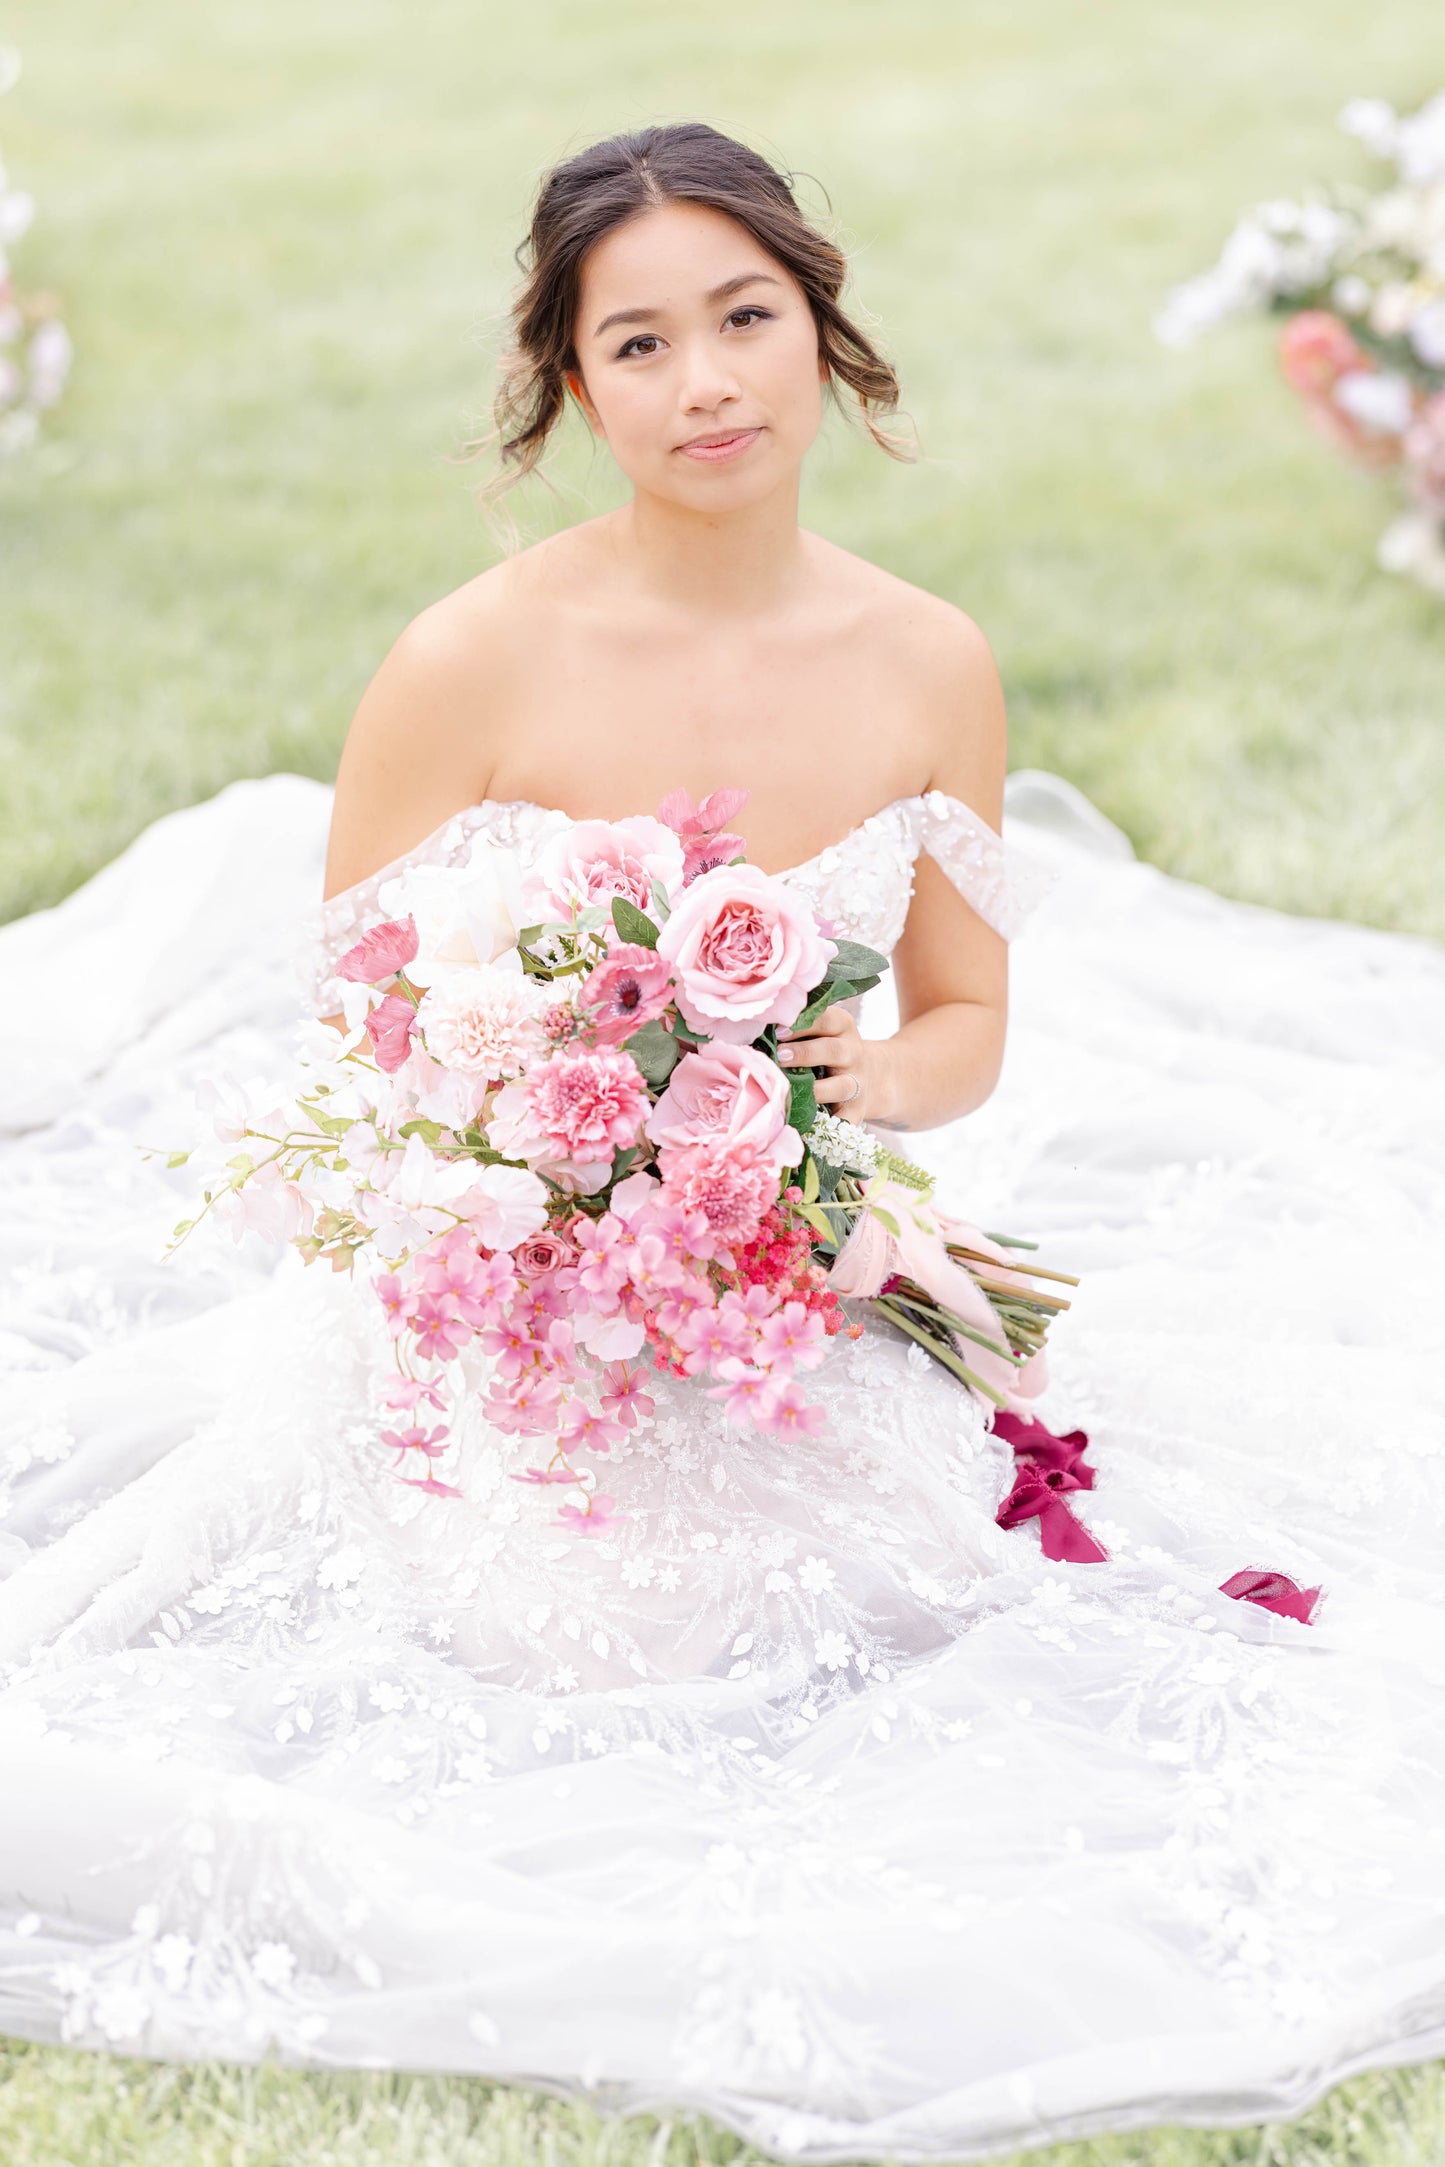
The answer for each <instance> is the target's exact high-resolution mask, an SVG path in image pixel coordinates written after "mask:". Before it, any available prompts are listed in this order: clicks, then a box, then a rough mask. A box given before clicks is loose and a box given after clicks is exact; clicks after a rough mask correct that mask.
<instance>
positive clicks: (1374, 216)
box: [1154, 91, 1445, 600]
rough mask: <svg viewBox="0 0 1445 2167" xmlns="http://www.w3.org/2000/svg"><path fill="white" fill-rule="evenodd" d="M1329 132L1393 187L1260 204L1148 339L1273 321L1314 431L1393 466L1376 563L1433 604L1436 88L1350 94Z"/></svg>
mask: <svg viewBox="0 0 1445 2167" xmlns="http://www.w3.org/2000/svg"><path fill="white" fill-rule="evenodd" d="M1340 126H1341V128H1343V129H1344V131H1345V132H1346V134H1348V135H1353V136H1356V137H1358V138H1359V140H1360V141H1361V142H1363V143H1364V144H1366V145H1367V146H1368V148H1369V149H1370V150H1371V151H1373V152H1374V153H1375V155H1376V156H1377V157H1379V158H1382V159H1386V160H1388V161H1389V162H1390V163H1391V164H1393V166H1394V167H1395V177H1394V179H1393V180H1392V181H1391V182H1389V183H1388V184H1387V185H1386V186H1384V187H1383V188H1378V189H1374V190H1370V189H1366V188H1360V187H1356V186H1349V185H1345V184H1340V185H1337V186H1335V187H1332V188H1330V189H1328V190H1325V191H1320V192H1318V193H1315V194H1312V195H1311V196H1310V197H1309V198H1308V199H1307V200H1306V201H1304V202H1300V203H1295V202H1291V201H1289V200H1287V199H1285V200H1279V201H1275V202H1270V203H1262V204H1259V205H1258V206H1257V207H1256V208H1255V209H1254V210H1253V211H1251V212H1249V213H1248V214H1247V215H1246V216H1245V217H1244V218H1242V219H1241V220H1240V221H1239V224H1238V225H1237V226H1236V227H1235V229H1234V231H1233V232H1232V233H1231V234H1230V236H1229V238H1228V240H1227V241H1226V242H1225V244H1224V249H1223V251H1222V253H1221V255H1220V257H1219V260H1218V262H1217V263H1216V264H1215V265H1214V266H1213V268H1212V269H1211V270H1208V271H1206V272H1204V273H1203V274H1202V275H1201V276H1200V277H1198V278H1193V279H1190V280H1189V281H1188V282H1187V283H1186V284H1184V285H1182V286H1177V287H1175V289H1174V290H1173V292H1172V293H1171V294H1170V296H1169V299H1168V302H1167V304H1166V306H1165V308H1164V309H1163V310H1162V312H1161V313H1160V315H1159V316H1158V317H1156V319H1155V322H1154V330H1155V332H1156V334H1157V336H1158V337H1159V338H1160V339H1162V340H1163V342H1164V343H1165V344H1166V345H1169V346H1176V347H1179V346H1185V345H1187V344H1189V343H1190V341H1191V340H1193V339H1194V338H1196V337H1197V336H1198V335H1199V333H1200V332H1202V331H1205V330H1208V329H1210V328H1211V327H1212V326H1213V325H1215V324H1217V323H1221V322H1223V321H1224V319H1225V318H1226V317H1229V316H1239V315H1244V314H1248V313H1251V312H1254V311H1264V310H1269V311H1273V312H1274V313H1276V314H1285V315H1287V316H1288V317H1289V319H1290V320H1289V322H1288V324H1287V325H1286V326H1285V329H1284V331H1283V333H1282V335H1281V338H1280V348H1279V352H1280V365H1281V367H1282V369H1283V371H1284V374H1285V377H1286V379H1287V380H1288V382H1289V383H1290V384H1292V385H1293V386H1294V388H1295V390H1296V391H1298V392H1299V393H1300V395H1301V397H1302V398H1303V399H1304V401H1305V404H1306V407H1307V408H1308V411H1309V414H1310V417H1311V419H1312V421H1313V422H1314V423H1315V425H1316V427H1317V428H1319V429H1320V430H1321V432H1322V433H1323V434H1324V435H1325V436H1327V437H1328V438H1329V439H1330V440H1331V441H1332V442H1333V443H1334V444H1336V445H1337V446H1338V447H1339V448H1340V449H1341V450H1343V451H1344V452H1346V453H1347V454H1348V455H1349V456H1350V457H1351V458H1353V459H1355V460H1357V461H1358V462H1359V463H1360V464H1362V465H1364V466H1367V467H1379V468H1383V467H1397V468H1399V469H1400V470H1401V473H1402V476H1403V480H1404V484H1405V490H1406V493H1407V497H1408V500H1409V501H1408V506H1407V508H1406V509H1405V510H1404V511H1403V512H1402V513H1401V514H1400V516H1399V517H1398V518H1396V519H1395V520H1394V521H1393V522H1392V524H1391V525H1390V526H1389V527H1388V528H1387V529H1386V530H1385V532H1384V534H1383V535H1382V536H1381V538H1380V544H1379V549H1378V553H1377V554H1378V561H1379V563H1380V564H1381V566H1382V567H1383V568H1384V570H1386V571H1388V572H1401V573H1405V574H1406V575H1408V576H1409V577H1410V578H1412V579H1415V580H1418V581H1419V583H1420V584H1421V585H1422V586H1424V587H1427V588H1429V589H1430V590H1431V592H1432V593H1435V594H1437V595H1439V596H1440V597H1441V599H1442V600H1445V91H1441V92H1439V93H1438V94H1437V95H1436V96H1435V97H1433V98H1431V99H1430V100H1429V102H1428V103H1427V104H1425V105H1423V106H1422V107H1421V108H1420V109H1419V111H1418V112H1416V113H1413V114H1411V115H1409V116H1407V117H1401V115H1399V114H1398V113H1397V112H1396V111H1395V109H1394V107H1393V106H1391V105H1387V104H1386V103H1385V101H1384V100H1383V99H1380V98H1355V99H1352V100H1351V101H1350V103H1349V104H1348V105H1347V106H1346V107H1345V108H1344V110H1343V112H1342V113H1341V114H1340Z"/></svg>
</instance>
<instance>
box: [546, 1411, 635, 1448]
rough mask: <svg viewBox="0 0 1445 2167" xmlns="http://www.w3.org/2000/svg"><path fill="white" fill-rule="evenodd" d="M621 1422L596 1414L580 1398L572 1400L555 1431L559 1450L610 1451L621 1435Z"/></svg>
mask: <svg viewBox="0 0 1445 2167" xmlns="http://www.w3.org/2000/svg"><path fill="white" fill-rule="evenodd" d="M622 1434H623V1432H622V1424H621V1423H620V1422H611V1421H609V1420H608V1418H607V1416H606V1415H597V1414H594V1413H593V1412H592V1409H591V1408H590V1407H586V1406H584V1405H583V1403H582V1402H581V1401H580V1400H573V1402H572V1404H571V1406H570V1407H569V1408H568V1409H567V1411H566V1413H565V1414H564V1415H563V1417H562V1421H561V1425H560V1427H559V1428H558V1431H557V1450H558V1451H559V1452H578V1451H581V1452H610V1451H611V1450H612V1447H613V1446H614V1445H615V1444H616V1443H617V1441H618V1439H619V1438H620V1437H621V1436H622Z"/></svg>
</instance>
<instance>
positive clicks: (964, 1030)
mask: <svg viewBox="0 0 1445 2167" xmlns="http://www.w3.org/2000/svg"><path fill="white" fill-rule="evenodd" d="M941 607H942V608H943V609H945V610H946V611H947V615H946V616H945V617H943V618H942V619H941V620H938V619H935V620H934V621H933V623H932V625H931V626H930V628H929V629H930V637H929V639H928V640H927V641H926V642H925V643H924V649H925V651H924V662H925V668H926V676H925V683H924V692H925V698H926V708H927V713H928V715H929V717H930V719H931V720H932V723H933V757H932V763H931V770H930V774H929V781H928V785H927V787H928V788H930V789H938V790H943V791H946V792H947V793H948V795H949V796H950V797H955V798H959V799H961V800H962V802H963V803H964V804H965V805H968V806H971V807H972V809H973V810H974V811H975V812H976V813H977V814H978V815H979V816H980V818H981V819H983V820H986V821H987V822H988V824H989V826H990V827H992V828H994V829H997V828H998V827H999V826H1000V823H1001V821H1002V817H1003V783H1004V774H1005V770H1006V768H1007V764H1008V727H1007V722H1006V718H1005V712H1004V698H1003V687H1002V686H1001V684H1000V683H999V675H998V670H997V668H996V667H995V664H994V660H993V655H992V653H991V652H990V649H989V645H988V642H987V640H986V639H985V638H984V636H983V634H982V633H981V632H980V631H979V629H978V627H977V625H975V624H974V623H973V622H972V620H971V619H970V618H968V617H965V616H964V615H963V614H962V612H961V611H957V610H953V609H949V608H948V606H947V605H941ZM892 960H893V976H894V983H895V985H896V988H897V993H898V1015H899V1028H898V1029H897V1031H895V1032H894V1033H893V1035H892V1037H890V1038H883V1039H865V1038H863V1037H862V1036H861V1034H860V1032H859V1030H858V1026H857V1024H856V1022H855V1021H854V1019H853V1017H852V1016H851V1015H850V1014H849V1013H848V1011H847V1009H845V1008H842V1007H839V1006H835V1007H833V1008H829V1009H827V1010H826V1011H825V1012H824V1014H823V1015H822V1016H820V1017H819V1019H818V1021H817V1022H816V1023H815V1024H813V1025H812V1026H811V1027H810V1028H809V1030H808V1031H807V1032H805V1033H804V1034H802V1036H801V1037H798V1038H792V1037H791V1036H790V1034H787V1033H781V1032H780V1033H779V1037H780V1039H782V1040H785V1041H786V1044H784V1045H780V1047H779V1058H780V1059H781V1060H784V1061H788V1062H791V1063H796V1064H800V1065H804V1066H807V1065H817V1064H824V1063H826V1064H827V1065H828V1066H829V1068H830V1069H832V1070H833V1071H834V1072H835V1073H833V1074H830V1075H827V1076H821V1077H819V1079H818V1085H817V1092H818V1099H819V1102H820V1104H822V1105H824V1106H827V1107H830V1108H832V1109H833V1110H834V1111H836V1112H838V1113H840V1114H843V1115H845V1116H846V1117H847V1118H848V1119H850V1120H853V1121H867V1122H872V1123H873V1124H874V1126H875V1127H878V1128H893V1129H929V1128H936V1127H938V1126H939V1125H940V1124H942V1123H943V1122H945V1121H952V1120H956V1119H957V1117H958V1116H959V1115H960V1114H967V1113H971V1112H972V1111H973V1109H974V1108H975V1107H976V1106H981V1105H982V1104H983V1102H984V1100H985V1099H986V1098H987V1097H988V1095H989V1093H990V1092H991V1091H992V1090H993V1087H994V1085H995V1084H996V1083H997V1081H998V1075H999V1069H1000V1067H1001V1065H1002V1062H1003V1048H1004V1035H1005V1030H1006V1026H1007V1021H1008V944H1007V942H1006V941H1004V940H1003V939H1002V937H1001V936H1000V935H999V934H997V933H995V932H994V930H993V928H992V927H991V926H989V925H986V924H985V923H984V921H983V919H982V918H980V917H979V915H978V913H977V912H976V911H975V910H973V909H972V908H971V907H970V905H969V904H967V903H966V902H965V901H964V899H963V897H962V896H961V895H960V894H959V893H958V891H957V889H956V888H955V887H954V886H953V883H952V882H951V881H950V880H949V878H948V876H947V874H946V873H944V872H943V870H942V868H941V867H940V866H938V865H937V864H935V862H934V860H933V859H932V858H930V857H928V856H926V855H921V856H920V857H919V860H918V865H917V868H916V875H915V883H914V892H913V901H912V904H911V905H910V907H909V912H908V918H907V922H906V924H905V926H904V929H903V936H902V938H901V940H900V941H899V943H898V946H897V947H896V948H895V949H894V951H893V959H892ZM855 1081H856V1082H857V1083H858V1084H859V1086H860V1088H859V1089H858V1090H857V1091H856V1092H855V1091H854V1089H853V1086H854V1083H855Z"/></svg>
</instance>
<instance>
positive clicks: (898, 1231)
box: [868, 1204, 903, 1240]
mask: <svg viewBox="0 0 1445 2167" xmlns="http://www.w3.org/2000/svg"><path fill="white" fill-rule="evenodd" d="M868 1209H869V1211H870V1212H871V1213H872V1214H873V1217H874V1218H875V1219H876V1220H877V1221H878V1224H879V1225H880V1226H881V1227H886V1228H887V1230H888V1232H889V1233H890V1234H891V1235H892V1236H893V1237H894V1239H895V1240H898V1239H900V1238H901V1237H902V1233H903V1229H902V1227H901V1226H900V1225H899V1224H898V1221H897V1220H896V1219H895V1218H894V1216H893V1214H892V1212H891V1211H886V1210H885V1209H884V1207H883V1206H882V1205H881V1204H870V1205H869V1206H868Z"/></svg>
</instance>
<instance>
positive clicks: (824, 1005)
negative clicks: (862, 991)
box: [792, 978, 857, 1031]
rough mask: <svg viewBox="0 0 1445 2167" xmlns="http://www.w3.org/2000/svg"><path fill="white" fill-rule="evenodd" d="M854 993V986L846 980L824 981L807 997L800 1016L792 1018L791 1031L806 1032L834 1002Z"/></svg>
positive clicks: (843, 999) (844, 999)
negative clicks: (806, 1002)
mask: <svg viewBox="0 0 1445 2167" xmlns="http://www.w3.org/2000/svg"><path fill="white" fill-rule="evenodd" d="M856 991H857V988H856V986H854V985H853V984H852V983H851V982H850V981H849V980H848V979H846V978H838V979H832V978H830V979H828V980H826V982H825V983H824V984H823V985H821V986H819V987H818V989H817V991H816V992H815V993H810V994H809V995H808V1005H807V1007H806V1008H805V1009H804V1010H803V1013H802V1015H801V1016H798V1017H795V1018H794V1021H793V1024H792V1029H793V1030H794V1031H806V1030H807V1029H808V1028H809V1027H810V1025H812V1024H815V1023H816V1022H817V1020H818V1018H819V1017H820V1016H821V1015H822V1014H823V1011H824V1010H825V1009H828V1008H831V1007H832V1005H833V1003H834V1002H835V1001H846V1000H847V998H848V996H849V994H850V993H855V992H856Z"/></svg>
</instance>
